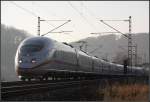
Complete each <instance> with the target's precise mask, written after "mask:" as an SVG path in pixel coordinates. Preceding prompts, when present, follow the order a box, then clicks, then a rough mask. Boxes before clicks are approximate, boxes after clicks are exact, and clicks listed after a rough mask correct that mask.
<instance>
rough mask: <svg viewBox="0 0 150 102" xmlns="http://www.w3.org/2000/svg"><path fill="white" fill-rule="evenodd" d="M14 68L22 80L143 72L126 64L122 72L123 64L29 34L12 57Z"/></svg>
mask: <svg viewBox="0 0 150 102" xmlns="http://www.w3.org/2000/svg"><path fill="white" fill-rule="evenodd" d="M15 70H16V72H17V74H18V76H19V77H20V78H21V80H25V79H29V80H30V79H41V80H42V79H46V80H47V79H48V78H49V77H53V78H54V77H57V78H89V77H96V76H100V75H107V76H109V75H110V76H123V75H136V76H143V75H145V74H146V71H145V70H144V69H142V68H138V67H132V69H131V68H130V67H128V68H127V71H126V73H125V72H124V66H123V65H119V64H113V63H109V62H106V61H104V60H101V59H98V58H96V57H93V56H90V55H88V54H87V53H85V52H83V51H80V50H78V49H75V48H73V47H72V46H70V45H69V44H67V43H60V42H57V41H55V40H52V39H50V38H47V37H30V38H27V39H25V40H24V41H22V42H21V44H20V45H19V47H18V49H17V52H16V56H15Z"/></svg>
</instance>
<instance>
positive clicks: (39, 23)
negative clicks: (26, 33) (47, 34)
mask: <svg viewBox="0 0 150 102" xmlns="http://www.w3.org/2000/svg"><path fill="white" fill-rule="evenodd" d="M37 32H38V35H39V36H40V17H38V31H37Z"/></svg>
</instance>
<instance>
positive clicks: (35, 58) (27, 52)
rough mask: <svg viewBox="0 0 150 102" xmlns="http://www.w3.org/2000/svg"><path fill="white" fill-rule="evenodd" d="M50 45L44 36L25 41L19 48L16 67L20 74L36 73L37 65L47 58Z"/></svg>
mask: <svg viewBox="0 0 150 102" xmlns="http://www.w3.org/2000/svg"><path fill="white" fill-rule="evenodd" d="M48 51H49V47H48V46H47V43H46V40H45V39H42V38H35V39H29V40H26V41H24V42H23V43H22V44H21V45H20V47H19V48H18V52H17V54H16V59H15V68H16V72H17V73H18V75H27V74H29V73H30V74H32V73H33V74H34V71H35V70H36V69H37V67H38V66H39V65H40V64H41V63H43V62H44V61H45V60H47V58H48V57H47V55H48Z"/></svg>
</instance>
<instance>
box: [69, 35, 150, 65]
mask: <svg viewBox="0 0 150 102" xmlns="http://www.w3.org/2000/svg"><path fill="white" fill-rule="evenodd" d="M132 38H133V44H135V43H136V44H137V56H138V63H140V64H142V63H145V62H149V34H148V33H136V34H132ZM79 41H85V42H87V45H88V46H87V52H88V53H89V54H90V55H93V56H97V57H99V58H101V59H107V60H108V61H110V62H117V63H119V64H122V62H120V61H119V60H121V59H122V58H125V57H127V51H128V50H127V49H128V48H127V45H128V42H127V39H126V38H125V37H124V36H120V37H119V36H116V35H113V34H111V35H104V36H98V37H89V38H86V39H81V40H79ZM77 42H78V41H76V42H72V43H71V44H72V45H73V46H74V47H75V48H78V49H79V46H80V45H81V43H77ZM85 47H86V46H85V45H84V46H83V48H82V50H84V51H85V49H86V48H85ZM94 49H96V50H94ZM90 52H91V53H90Z"/></svg>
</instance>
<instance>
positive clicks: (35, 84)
mask: <svg viewBox="0 0 150 102" xmlns="http://www.w3.org/2000/svg"><path fill="white" fill-rule="evenodd" d="M91 81H94V80H84V81H82V83H84V84H85V83H88V82H91ZM80 84H81V80H76V81H30V82H22V81H17V82H4V83H2V88H1V96H2V99H7V98H10V97H16V96H20V95H25V94H34V93H41V92H45V91H50V90H55V89H63V88H68V87H77V86H79V85H80Z"/></svg>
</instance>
